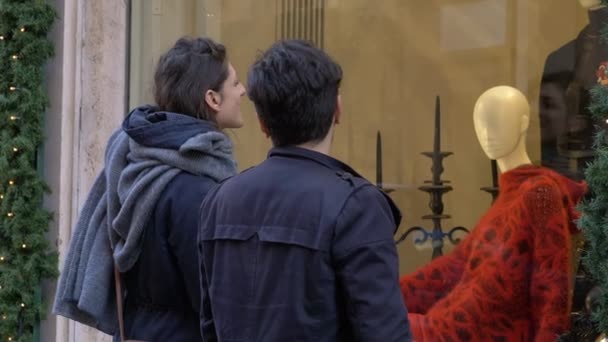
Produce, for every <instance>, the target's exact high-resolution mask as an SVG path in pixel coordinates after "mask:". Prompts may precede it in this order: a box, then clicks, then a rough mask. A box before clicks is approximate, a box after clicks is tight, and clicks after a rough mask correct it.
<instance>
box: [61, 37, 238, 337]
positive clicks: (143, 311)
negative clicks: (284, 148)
mask: <svg viewBox="0 0 608 342" xmlns="http://www.w3.org/2000/svg"><path fill="white" fill-rule="evenodd" d="M154 83H155V92H154V99H155V102H156V106H143V107H139V108H136V109H134V110H133V111H132V112H131V113H130V114H129V115H128V116H127V118H126V119H125V121H124V122H123V124H122V129H121V130H119V131H117V132H116V133H115V134H114V135H113V136H112V137H111V138H110V142H109V144H108V147H107V150H106V158H105V169H104V172H102V174H101V175H100V176H99V177H98V179H97V181H96V182H95V184H94V186H93V189H92V190H91V193H90V194H89V196H88V198H87V201H86V203H85V205H84V208H83V210H82V212H81V217H80V219H79V222H78V224H77V226H76V229H75V233H74V237H73V239H72V241H71V242H70V250H69V253H68V256H67V258H66V263H65V268H64V270H63V272H62V274H61V279H60V284H59V289H58V293H57V298H56V302H55V312H56V313H57V314H61V315H63V316H66V317H68V318H71V319H75V320H78V321H80V322H82V323H85V324H88V325H90V326H94V327H96V328H97V329H99V330H102V331H104V332H106V333H110V334H114V336H115V338H116V339H118V338H119V331H118V327H117V324H116V317H115V316H116V306H115V305H113V302H112V301H113V300H115V297H114V288H113V286H114V283H113V279H112V277H111V274H112V271H113V269H114V264H115V265H116V268H117V269H118V270H119V271H120V272H121V274H122V277H121V279H122V287H123V290H124V292H125V296H124V326H125V337H126V338H127V339H138V340H146V341H201V340H202V338H201V336H200V332H199V330H200V329H199V314H198V312H199V305H200V286H199V277H198V247H197V245H196V241H197V221H198V216H199V205H200V203H201V202H202V200H203V198H204V196H205V194H206V193H207V191H208V190H209V189H210V188H211V187H212V186H213V185H214V184H216V183H217V182H219V181H220V180H222V179H224V178H226V177H229V176H232V175H234V174H235V173H236V163H235V161H234V158H233V155H232V144H231V142H230V140H229V139H228V137H227V136H226V135H225V134H223V133H222V130H223V129H226V128H239V127H241V126H242V125H243V120H242V117H241V112H240V102H241V97H242V96H243V95H244V94H245V88H244V87H243V85H242V84H241V83H240V82H239V79H238V77H237V75H236V72H235V70H234V68H233V67H232V65H231V64H230V63H229V62H228V60H227V59H226V50H225V48H224V46H222V45H221V44H217V43H215V42H213V41H212V40H210V39H206V38H195V39H188V38H182V39H180V40H178V41H177V42H176V44H175V46H173V47H172V48H171V49H170V50H169V51H168V52H167V53H165V54H164V55H163V56H162V57H161V58H160V60H159V63H158V66H157V68H156V73H155V76H154ZM108 236H109V239H107V238H108ZM98 237H100V238H98ZM108 241H109V242H110V245H111V246H108V243H107V242H108ZM110 247H111V248H112V249H111V250H110ZM111 253H112V254H111ZM112 256H113V258H112ZM112 261H113V262H114V264H112ZM108 274H109V277H108Z"/></svg>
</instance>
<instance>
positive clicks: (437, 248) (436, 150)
mask: <svg viewBox="0 0 608 342" xmlns="http://www.w3.org/2000/svg"><path fill="white" fill-rule="evenodd" d="M452 154H453V153H452V152H442V151H441V106H440V100H439V96H437V98H436V99H435V136H434V140H433V152H423V153H422V155H424V156H427V157H429V158H431V160H432V167H431V172H432V175H433V177H432V180H431V181H425V183H426V184H428V185H423V186H421V187H419V188H418V189H419V190H421V191H424V192H426V193H428V194H429V195H430V198H431V200H430V202H429V208H430V209H431V212H432V214H430V215H424V216H423V217H422V218H423V219H425V220H431V221H432V222H433V229H432V231H428V230H427V229H425V228H423V227H418V226H416V227H411V228H410V229H408V230H407V231H406V232H405V233H403V235H401V237H399V239H397V241H396V242H395V243H400V242H402V241H403V240H405V239H406V238H407V236H408V235H409V234H411V233H412V232H415V231H416V232H419V233H421V234H422V237H421V238H417V239H415V240H414V243H415V244H423V243H424V242H426V241H427V240H428V239H429V238H431V240H432V244H433V259H435V258H436V257H438V256H441V255H443V240H444V239H445V238H446V237H447V238H448V239H449V240H450V242H452V243H453V244H457V243H458V242H459V241H460V240H459V239H455V238H454V233H455V232H457V231H464V232H467V233H468V230H467V229H466V228H464V227H454V228H452V229H451V230H450V231H449V232H447V233H444V232H443V229H442V227H441V220H444V219H448V218H450V217H451V216H450V215H446V214H444V213H443V195H444V194H445V193H447V192H450V191H452V187H451V186H449V185H446V184H448V183H450V182H449V181H447V180H441V174H442V173H443V171H444V169H443V159H444V158H446V157H448V156H450V155H452Z"/></svg>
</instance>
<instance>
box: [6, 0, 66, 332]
mask: <svg viewBox="0 0 608 342" xmlns="http://www.w3.org/2000/svg"><path fill="white" fill-rule="evenodd" d="M55 17H56V14H55V11H54V9H53V8H52V7H51V6H50V5H49V4H47V3H46V1H44V0H0V341H32V339H33V333H34V330H35V328H36V327H37V326H38V324H39V322H40V320H41V318H43V316H44V315H45V308H44V306H43V304H42V303H41V299H40V286H41V282H42V279H45V278H50V277H54V276H56V275H57V255H56V253H54V252H51V249H50V246H49V243H48V240H47V238H46V234H47V232H48V224H49V220H50V219H51V215H50V213H49V212H47V211H45V210H44V209H42V207H41V205H42V198H43V195H44V193H45V191H46V190H47V187H46V185H45V184H44V182H43V180H42V179H41V176H40V174H39V172H38V170H37V167H36V162H37V158H38V149H39V147H40V145H41V144H42V141H43V130H44V112H45V110H46V108H47V105H48V99H47V96H46V89H45V71H44V65H45V63H46V61H47V60H48V59H49V58H50V57H51V56H52V54H53V46H52V43H51V42H50V41H49V40H48V39H47V33H48V32H49V30H50V28H51V25H52V24H53V21H54V20H55Z"/></svg>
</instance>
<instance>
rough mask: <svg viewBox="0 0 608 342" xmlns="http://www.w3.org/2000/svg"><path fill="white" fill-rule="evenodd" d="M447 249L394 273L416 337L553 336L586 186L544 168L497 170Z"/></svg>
mask: <svg viewBox="0 0 608 342" xmlns="http://www.w3.org/2000/svg"><path fill="white" fill-rule="evenodd" d="M499 188H500V195H499V197H498V198H497V200H496V202H495V203H494V205H493V206H492V207H491V208H490V209H489V210H488V212H487V213H486V214H485V215H484V216H483V217H482V218H481V220H480V221H479V222H478V224H477V226H476V227H475V229H474V230H473V231H472V232H471V234H469V235H468V236H467V237H466V238H465V239H464V240H463V241H462V242H461V243H460V244H459V245H458V246H457V247H455V249H454V251H453V252H452V253H450V254H448V255H446V256H442V257H439V258H437V259H435V260H433V261H432V262H430V263H429V264H428V265H426V266H424V267H423V268H421V269H420V270H418V271H416V272H414V273H413V274H411V275H407V276H403V277H402V278H401V280H400V285H401V291H402V293H403V297H404V299H405V302H406V305H407V308H408V311H409V320H410V324H411V328H412V333H413V336H414V338H415V340H416V341H433V342H434V341H538V342H545V341H546V342H553V341H555V339H556V337H557V336H558V335H560V334H561V333H563V332H564V331H566V330H567V329H568V328H569V312H570V301H569V298H570V296H569V291H570V290H569V289H570V284H571V279H572V275H571V272H570V240H571V234H572V233H575V232H576V227H575V225H574V222H573V221H574V220H575V219H576V218H577V215H576V212H575V210H574V207H575V205H576V203H577V202H578V201H579V199H580V198H581V197H582V195H583V194H584V192H585V191H586V186H585V184H581V183H576V182H573V181H571V180H569V179H568V178H566V177H563V176H561V175H559V174H557V173H555V172H553V171H551V170H549V169H547V168H543V167H537V166H531V165H530V166H522V167H519V168H516V169H514V170H511V171H509V172H506V173H504V174H502V175H501V177H500V181H499Z"/></svg>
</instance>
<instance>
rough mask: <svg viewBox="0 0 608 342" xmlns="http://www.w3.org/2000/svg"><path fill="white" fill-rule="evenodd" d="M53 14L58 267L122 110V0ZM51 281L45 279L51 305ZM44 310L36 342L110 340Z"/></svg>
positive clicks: (51, 173)
mask: <svg viewBox="0 0 608 342" xmlns="http://www.w3.org/2000/svg"><path fill="white" fill-rule="evenodd" d="M54 3H55V6H56V8H57V11H58V15H59V19H58V20H57V22H56V26H55V29H54V32H53V33H52V34H51V38H52V39H53V41H54V42H55V50H56V57H55V58H54V59H53V60H52V61H50V63H49V67H48V78H47V80H48V89H49V95H50V103H51V106H50V108H49V110H48V113H47V115H46V136H47V140H46V142H45V149H44V156H45V158H44V175H45V179H46V181H47V182H48V184H49V185H50V188H51V191H52V193H51V194H50V195H48V196H47V197H46V198H45V206H46V207H47V208H48V209H49V210H51V211H53V212H54V214H55V215H54V217H55V220H54V222H53V223H52V225H51V227H50V239H51V240H52V241H56V246H57V248H58V250H59V253H60V254H59V255H60V267H62V265H63V262H64V259H65V255H66V253H67V247H68V244H69V241H70V237H71V235H72V228H73V226H74V224H75V222H76V218H77V215H78V211H79V209H80V208H81V207H82V204H83V202H84V200H85V198H86V195H87V193H88V191H89V189H90V188H91V186H92V183H93V180H94V179H95V177H96V176H97V174H98V173H99V172H100V171H101V169H102V167H103V156H104V152H105V145H106V142H107V139H108V138H109V136H110V135H111V133H112V132H113V131H114V130H115V129H116V128H118V126H119V124H120V122H121V121H122V118H123V117H124V115H125V110H126V103H125V101H126V89H127V86H126V74H127V73H126V70H127V60H126V56H127V55H126V51H127V50H126V49H127V44H126V43H127V33H128V30H127V22H128V21H127V3H128V1H126V0H104V1H85V0H55V1H54ZM54 291H55V283H54V282H53V283H52V284H45V286H44V291H43V296H44V299H45V300H46V301H47V303H49V304H51V303H52V301H53V298H54V293H55V292H54ZM51 306H52V305H49V314H48V317H47V320H46V321H44V322H43V324H42V331H41V337H42V341H45V342H46V341H49V342H50V341H61V342H64V341H66V342H80V341H91V342H93V341H111V340H112V339H111V338H110V337H109V336H106V335H104V334H101V333H99V332H97V330H95V329H92V328H88V327H86V326H82V325H80V324H77V323H75V322H73V321H69V320H67V319H65V318H63V317H56V316H54V315H52V314H50V310H51Z"/></svg>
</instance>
